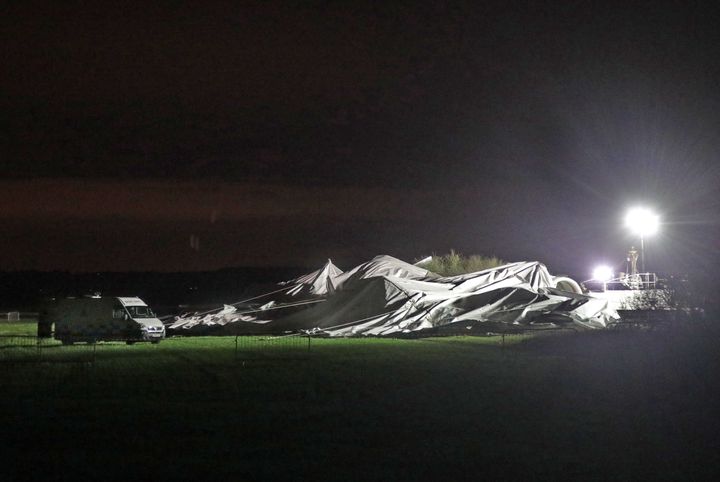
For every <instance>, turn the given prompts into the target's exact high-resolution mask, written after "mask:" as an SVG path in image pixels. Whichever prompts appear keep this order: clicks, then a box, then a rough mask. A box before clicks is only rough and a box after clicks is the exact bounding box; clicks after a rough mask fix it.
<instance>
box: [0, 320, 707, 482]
mask: <svg viewBox="0 0 720 482" xmlns="http://www.w3.org/2000/svg"><path fill="white" fill-rule="evenodd" d="M2 330H4V332H5V333H8V332H14V333H18V332H20V331H22V330H25V331H26V332H31V331H32V327H30V328H27V326H26V325H14V326H9V325H5V324H4V325H3V328H2ZM719 333H720V332H719V331H718V330H717V329H716V328H715V327H714V326H713V325H708V324H705V325H703V326H694V327H690V328H687V327H684V328H678V329H666V330H663V331H661V332H653V331H649V332H648V331H629V332H593V333H581V334H573V335H563V336H544V337H537V338H532V337H515V338H512V339H507V340H506V343H505V345H504V346H502V344H501V340H500V339H499V338H475V337H451V338H434V339H422V340H378V339H369V340H323V339H312V340H310V342H309V345H308V340H307V338H285V339H275V340H267V339H255V338H240V339H239V340H238V342H239V343H238V347H237V350H236V344H235V338H234V337H198V338H174V339H168V340H165V341H163V342H162V343H161V344H160V345H157V346H155V345H150V344H137V345H134V346H126V345H124V344H119V343H101V344H99V345H97V346H95V347H93V346H89V345H76V346H73V347H71V348H69V347H60V346H55V345H48V346H44V347H42V348H41V349H39V350H38V349H37V348H36V346H34V345H32V344H28V345H27V346H26V347H24V348H17V345H18V344H22V340H24V339H22V338H17V339H14V341H12V340H13V339H10V338H5V339H4V340H5V341H0V345H2V346H3V347H2V348H0V386H1V387H2V388H1V390H2V400H1V401H0V427H2V434H3V435H2V437H3V450H2V454H1V455H0V457H2V459H3V463H2V464H1V465H0V479H2V480H26V479H40V478H50V479H58V478H68V479H69V478H73V479H76V478H86V479H89V480H94V479H99V478H100V477H103V478H119V477H122V478H123V479H138V480H146V479H149V478H151V477H152V478H157V477H161V478H168V479H169V478H172V479H206V480H213V479H218V480H220V478H225V479H229V480H258V479H309V478H314V479H320V480H325V479H330V480H408V479H420V480H457V479H480V478H490V477H492V478H499V477H502V478H505V479H522V480H527V479H558V478H563V479H571V478H572V479H579V478H580V479H607V478H613V479H624V480H628V479H696V480H698V479H713V478H715V476H716V475H718V474H717V472H718V466H719V465H718V464H719V463H720V460H719V456H718V454H719V453H720V451H719V450H718V449H719V448H720V447H719V442H720V436H719V435H718V433H720V432H719V429H720V424H719V423H718V408H717V407H719V406H720V403H719V402H720V376H718V375H720V357H719V355H718V354H719V353H720V351H719V350H718V348H720V338H719V337H718V334H719ZM0 340H3V339H0ZM10 345H13V347H9V346H10Z"/></svg>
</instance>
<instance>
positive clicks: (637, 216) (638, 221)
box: [625, 208, 660, 236]
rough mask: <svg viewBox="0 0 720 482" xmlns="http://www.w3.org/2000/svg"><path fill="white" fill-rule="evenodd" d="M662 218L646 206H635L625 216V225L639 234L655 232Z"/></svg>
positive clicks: (644, 234)
mask: <svg viewBox="0 0 720 482" xmlns="http://www.w3.org/2000/svg"><path fill="white" fill-rule="evenodd" d="M659 225H660V218H659V217H658V215H657V214H655V213H653V212H652V211H650V210H649V209H646V208H633V209H631V210H630V211H628V213H627V215H626V216H625V226H626V227H627V228H628V229H630V230H631V231H632V232H633V233H635V234H637V235H638V236H648V235H651V234H655V233H656V232H657V230H658V226H659Z"/></svg>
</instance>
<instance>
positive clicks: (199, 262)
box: [0, 1, 720, 279]
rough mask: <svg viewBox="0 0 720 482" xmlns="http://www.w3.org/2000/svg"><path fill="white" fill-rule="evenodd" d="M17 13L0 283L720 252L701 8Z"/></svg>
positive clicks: (413, 6)
mask: <svg viewBox="0 0 720 482" xmlns="http://www.w3.org/2000/svg"><path fill="white" fill-rule="evenodd" d="M627 3H632V6H631V7H628V6H625V7H623V8H612V7H611V6H609V5H610V2H548V3H543V2H528V3H510V2H502V3H501V4H498V5H497V6H494V5H493V4H491V3H488V2H340V1H338V2H333V1H323V2H321V1H308V2H209V1H205V2H198V3H197V4H196V5H195V6H189V3H188V2H175V1H172V2H171V1H167V2H152V4H153V6H150V5H148V4H147V3H146V2H139V3H138V4H137V5H136V6H134V7H133V6H130V4H125V3H123V2H112V3H107V4H103V2H72V1H68V2H14V4H13V5H10V6H7V5H6V6H3V7H2V8H1V9H0V58H1V59H2V68H1V69H0V126H1V128H0V176H1V178H0V193H1V194H0V208H1V211H0V223H1V225H0V226H1V227H0V270H20V269H41V270H54V269H63V270H72V271H103V270H117V271H125V270H163V271H178V270H208V269H218V268H223V267H229V266H243V265H246V266H263V265H273V266H287V265H292V266H314V265H319V264H321V263H322V262H323V261H324V260H325V259H326V258H328V257H331V258H333V260H334V261H335V262H336V263H337V264H338V265H340V266H341V267H344V268H347V267H349V266H351V265H352V264H355V263H357V262H361V261H364V260H366V259H368V258H370V257H372V256H374V255H376V254H391V255H394V256H398V257H401V258H403V259H406V260H408V261H412V260H413V259H415V258H418V257H420V256H422V255H427V254H430V253H432V252H436V253H442V252H446V251H448V250H449V249H451V248H454V249H456V250H459V251H461V252H464V253H468V254H469V253H478V254H485V255H497V256H500V257H502V258H504V259H506V260H509V261H519V260H523V259H526V260H534V259H537V260H540V261H543V262H545V263H546V264H547V265H548V267H549V268H550V270H551V272H553V273H568V274H572V275H574V276H576V277H579V278H582V279H585V278H588V277H589V271H590V270H591V269H592V267H593V265H595V264H596V263H598V262H601V261H605V262H608V263H611V264H617V265H618V267H624V262H623V261H624V255H625V251H626V250H627V249H628V248H629V246H630V245H631V244H636V245H637V244H638V241H637V240H636V239H633V238H632V237H631V236H630V235H629V234H628V233H627V232H626V230H625V229H624V228H623V226H622V218H623V214H624V210H625V209H626V208H627V207H629V206H630V205H632V204H636V203H639V204H644V205H647V206H649V207H652V208H654V209H656V210H657V211H658V212H659V213H660V214H661V217H662V219H663V222H664V225H663V226H662V229H661V233H660V234H659V235H658V236H655V237H653V238H651V239H649V240H648V245H647V249H648V250H647V264H648V268H649V269H652V270H658V271H666V272H692V273H698V274H703V275H706V274H707V273H708V272H709V271H711V270H712V269H714V267H715V266H716V265H718V263H720V194H719V192H718V190H719V189H718V188H719V187H720V162H718V158H719V155H720V88H718V86H719V85H720V53H719V52H718V48H717V47H718V46H720V29H719V28H718V25H720V17H718V15H717V14H716V12H715V11H714V10H713V9H711V8H710V5H711V4H707V6H705V5H703V4H700V3H692V6H685V5H684V3H690V2H673V3H668V4H664V3H661V2H656V1H653V2H646V3H642V2H627Z"/></svg>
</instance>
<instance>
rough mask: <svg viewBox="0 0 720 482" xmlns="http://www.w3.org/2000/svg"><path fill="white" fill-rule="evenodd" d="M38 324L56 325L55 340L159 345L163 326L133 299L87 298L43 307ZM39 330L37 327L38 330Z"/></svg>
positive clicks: (138, 300) (148, 310) (67, 342)
mask: <svg viewBox="0 0 720 482" xmlns="http://www.w3.org/2000/svg"><path fill="white" fill-rule="evenodd" d="M39 323H40V324H43V325H44V326H46V327H49V326H50V325H51V324H52V323H55V339H57V340H60V341H62V343H63V344H65V345H70V344H72V343H73V342H76V341H125V342H127V343H128V344H133V343H135V342H136V341H149V342H151V343H160V340H162V339H163V338H165V326H164V325H163V324H162V322H161V321H160V320H158V319H157V317H156V316H155V313H153V311H152V310H151V309H150V307H149V306H148V305H146V304H145V302H144V301H143V300H141V299H140V298H135V297H132V298H130V297H106V298H101V297H87V298H67V299H61V300H57V301H55V302H53V303H51V304H50V305H48V306H47V307H46V310H45V311H44V313H42V316H41V319H40V320H39ZM38 328H40V326H39V327H38Z"/></svg>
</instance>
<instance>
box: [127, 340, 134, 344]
mask: <svg viewBox="0 0 720 482" xmlns="http://www.w3.org/2000/svg"><path fill="white" fill-rule="evenodd" d="M125 344H126V345H134V344H135V342H134V341H133V340H128V341H126V342H125Z"/></svg>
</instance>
